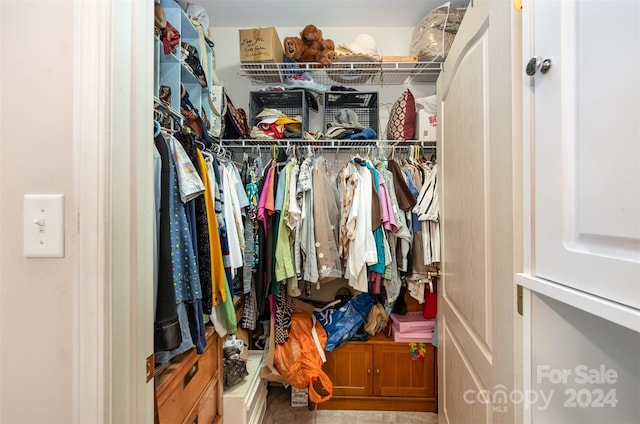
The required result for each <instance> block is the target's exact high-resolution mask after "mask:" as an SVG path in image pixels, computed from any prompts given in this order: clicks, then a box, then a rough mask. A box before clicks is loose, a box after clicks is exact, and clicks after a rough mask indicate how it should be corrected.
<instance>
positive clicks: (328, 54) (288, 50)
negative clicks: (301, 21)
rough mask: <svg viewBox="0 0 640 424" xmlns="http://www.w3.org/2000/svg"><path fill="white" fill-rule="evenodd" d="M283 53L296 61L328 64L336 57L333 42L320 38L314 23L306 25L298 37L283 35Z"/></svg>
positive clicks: (318, 30)
mask: <svg viewBox="0 0 640 424" xmlns="http://www.w3.org/2000/svg"><path fill="white" fill-rule="evenodd" d="M283 46H284V55H285V56H286V57H287V58H289V59H291V60H293V61H296V62H318V63H320V64H322V65H323V66H329V65H331V64H332V63H333V62H335V61H336V59H337V54H336V52H335V44H334V42H333V41H332V40H325V39H323V38H322V31H321V30H320V29H319V28H318V27H316V26H315V25H311V24H310V25H307V26H305V27H304V28H303V29H302V31H300V37H285V39H284V43H283Z"/></svg>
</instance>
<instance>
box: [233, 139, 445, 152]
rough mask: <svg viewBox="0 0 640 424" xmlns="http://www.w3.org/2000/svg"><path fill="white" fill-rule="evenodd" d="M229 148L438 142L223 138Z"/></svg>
mask: <svg viewBox="0 0 640 424" xmlns="http://www.w3.org/2000/svg"><path fill="white" fill-rule="evenodd" d="M223 143H225V144H224V147H225V148H227V149H246V148H251V147H273V146H274V145H275V146H277V147H279V148H287V147H289V146H297V147H307V146H308V147H312V148H314V149H323V150H349V149H351V150H353V149H358V148H367V147H373V148H378V149H393V148H396V149H404V148H408V147H416V146H419V147H421V148H422V149H427V150H435V149H436V143H435V142H432V141H429V142H427V141H422V142H421V141H417V140H406V141H402V140H359V141H354V140H289V141H284V140H223Z"/></svg>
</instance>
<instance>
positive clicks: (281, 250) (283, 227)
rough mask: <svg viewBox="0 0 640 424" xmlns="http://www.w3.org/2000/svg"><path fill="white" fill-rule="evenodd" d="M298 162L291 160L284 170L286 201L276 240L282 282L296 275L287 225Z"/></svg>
mask: <svg viewBox="0 0 640 424" xmlns="http://www.w3.org/2000/svg"><path fill="white" fill-rule="evenodd" d="M295 164H296V160H295V159H291V162H290V163H289V164H288V165H287V167H286V168H285V170H284V176H283V177H284V178H285V185H284V203H283V205H282V212H281V213H280V220H279V225H278V234H277V241H276V252H275V261H276V264H275V280H276V282H281V281H284V280H287V279H289V278H292V277H295V276H296V269H295V266H294V264H293V255H292V250H293V241H294V239H293V238H292V237H291V229H289V227H287V224H286V223H287V220H288V215H289V183H290V182H291V170H292V169H293V167H294V166H295Z"/></svg>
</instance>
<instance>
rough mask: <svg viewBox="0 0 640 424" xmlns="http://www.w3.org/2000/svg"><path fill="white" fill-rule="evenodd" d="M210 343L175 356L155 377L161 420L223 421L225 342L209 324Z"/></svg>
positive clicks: (170, 423) (165, 423)
mask: <svg viewBox="0 0 640 424" xmlns="http://www.w3.org/2000/svg"><path fill="white" fill-rule="evenodd" d="M206 334H207V347H206V349H205V351H204V353H203V354H202V355H198V354H197V353H196V350H195V348H192V349H191V350H189V351H187V352H185V353H183V354H181V355H178V356H176V357H175V358H173V359H172V360H171V363H170V364H169V366H168V367H167V368H166V369H165V370H163V371H162V372H161V373H160V374H159V375H158V376H156V378H155V386H156V398H157V407H158V409H157V410H158V422H159V423H160V424H178V423H182V424H195V423H197V424H212V423H215V424H218V423H222V405H223V403H222V392H223V369H222V346H221V343H222V342H221V340H220V338H219V337H218V335H217V334H216V332H215V330H214V329H213V326H211V325H207V326H206Z"/></svg>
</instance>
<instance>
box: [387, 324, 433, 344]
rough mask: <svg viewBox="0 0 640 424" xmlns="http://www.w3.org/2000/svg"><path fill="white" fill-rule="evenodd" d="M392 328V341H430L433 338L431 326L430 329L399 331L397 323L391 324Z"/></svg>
mask: <svg viewBox="0 0 640 424" xmlns="http://www.w3.org/2000/svg"><path fill="white" fill-rule="evenodd" d="M391 327H392V328H393V341H395V342H398V343H411V342H416V343H431V339H432V338H433V328H432V329H431V330H418V331H410V332H405V331H400V330H399V329H398V323H396V322H394V323H392V324H391Z"/></svg>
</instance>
